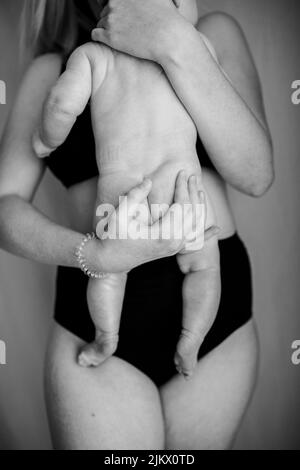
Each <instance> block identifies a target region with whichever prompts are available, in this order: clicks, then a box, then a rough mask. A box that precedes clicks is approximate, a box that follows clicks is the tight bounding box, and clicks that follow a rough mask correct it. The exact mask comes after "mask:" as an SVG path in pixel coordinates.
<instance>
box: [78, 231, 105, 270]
mask: <svg viewBox="0 0 300 470" xmlns="http://www.w3.org/2000/svg"><path fill="white" fill-rule="evenodd" d="M95 238H96V235H95V233H87V234H86V236H85V237H84V239H83V240H82V242H81V243H80V245H79V246H78V248H77V249H76V258H77V261H78V264H79V267H80V269H81V271H83V272H84V274H86V275H87V276H89V277H91V278H92V279H103V278H105V277H107V276H108V273H103V272H96V271H93V270H92V269H90V268H89V266H88V264H87V261H86V259H85V257H84V254H83V250H84V248H85V246H86V244H87V243H88V242H90V241H91V240H94V239H95Z"/></svg>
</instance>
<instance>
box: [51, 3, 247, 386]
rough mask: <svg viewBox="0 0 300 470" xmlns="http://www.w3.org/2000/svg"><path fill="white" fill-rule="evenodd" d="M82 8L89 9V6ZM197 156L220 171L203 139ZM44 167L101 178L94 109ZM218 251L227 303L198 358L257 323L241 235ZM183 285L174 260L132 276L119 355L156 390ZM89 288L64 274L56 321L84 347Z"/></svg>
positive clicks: (170, 352) (167, 372)
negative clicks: (82, 341) (253, 310)
mask: <svg viewBox="0 0 300 470" xmlns="http://www.w3.org/2000/svg"><path fill="white" fill-rule="evenodd" d="M78 5H79V6H80V7H82V6H83V5H85V3H84V2H80V4H78ZM84 13H85V14H88V13H87V12H84ZM88 40H89V35H87V34H86V33H85V32H84V31H83V30H81V29H80V30H79V40H78V45H80V44H82V43H84V42H87V41H88ZM63 68H64V66H63ZM63 68H62V70H63ZM197 153H198V156H199V159H200V163H201V166H202V167H206V168H210V169H212V170H214V171H216V169H215V168H214V166H213V164H212V162H211V160H210V159H209V157H208V155H207V153H206V151H205V149H204V146H203V145H202V142H201V140H200V138H199V136H198V140H197ZM45 160H46V162H47V165H48V167H49V169H50V170H51V171H52V173H53V174H54V175H55V176H56V177H57V178H58V179H59V180H60V181H61V182H62V183H63V185H64V186H65V187H67V188H68V187H71V186H73V185H75V184H78V183H80V182H83V181H86V180H88V179H90V178H93V177H97V176H98V169H97V164H96V157H95V142H94V135H93V131H92V125H91V115H90V109H89V106H87V107H86V109H85V111H84V112H83V114H82V115H81V116H80V117H79V118H78V119H77V121H76V123H75V125H74V127H73V129H72V131H71V133H70V135H69V137H68V138H67V140H66V142H65V143H64V144H63V145H62V146H61V147H59V148H58V149H57V150H56V151H55V152H53V153H52V154H51V156H50V157H49V158H47V159H45ZM219 248H220V259H221V281H222V293H221V302H220V306H219V310H218V314H217V318H216V320H215V322H214V325H213V326H212V328H211V330H210V331H209V333H208V335H207V337H206V339H205V341H204V343H203V345H202V346H201V349H200V351H199V355H198V357H199V359H200V358H201V357H203V356H204V355H205V354H207V353H208V352H210V351H211V350H213V349H214V348H215V347H216V346H218V345H219V344H221V343H222V342H223V341H224V340H225V339H226V338H227V337H228V336H230V335H231V334H232V333H233V332H234V331H236V330H237V329H238V328H240V327H241V326H243V325H244V324H246V323H247V322H248V321H249V320H250V318H251V317H252V280H251V266H250V262H249V257H248V254H247V250H246V248H245V246H244V244H243V242H242V241H241V239H240V238H239V236H238V235H237V234H235V235H233V236H231V237H230V238H227V239H225V240H220V241H219ZM182 282H183V274H182V273H181V271H180V270H179V268H178V265H177V261H176V257H175V256H172V257H169V258H164V259H160V260H156V261H153V262H150V263H147V264H145V265H142V266H139V267H138V268H135V269H134V270H132V271H131V272H130V273H129V276H128V282H127V286H126V291H125V299H124V304H123V311H122V317H121V327H120V340H119V345H118V349H117V351H116V353H115V355H116V356H117V357H120V358H122V359H124V360H126V361H128V362H129V363H131V364H133V365H134V366H135V367H137V368H138V369H140V370H141V371H143V372H144V373H145V374H147V375H148V376H149V377H150V378H151V379H152V380H153V381H154V383H155V384H156V385H157V386H160V385H162V384H164V383H165V382H166V381H167V380H169V379H170V378H171V377H172V376H173V375H175V374H176V369H175V366H174V362H173V357H174V354H175V349H176V344H177V341H178V339H179V335H180V332H181V324H182ZM87 283H88V278H87V277H86V276H85V275H84V274H83V273H82V272H81V271H80V269H75V268H64V267H59V268H58V274H57V286H56V302H55V320H56V322H57V323H58V324H59V325H61V326H62V327H64V328H66V329H67V330H68V331H70V332H71V333H73V334H74V335H76V336H78V337H79V338H81V339H82V340H84V341H86V342H91V341H93V340H94V337H95V329H94V326H93V323H92V321H91V319H90V315H89V310H88V305H87V300H86V290H87Z"/></svg>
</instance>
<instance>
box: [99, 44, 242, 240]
mask: <svg viewBox="0 0 300 470" xmlns="http://www.w3.org/2000/svg"><path fill="white" fill-rule="evenodd" d="M94 46H95V45H94ZM96 47H98V48H99V47H101V48H102V51H103V53H102V54H101V55H100V57H101V60H102V61H103V57H104V58H105V60H106V73H105V78H104V80H103V81H102V80H101V85H99V76H100V75H101V73H102V72H101V71H100V69H101V67H102V69H103V62H102V64H100V60H99V70H98V66H97V60H94V61H93V67H92V68H93V92H92V98H91V111H92V122H93V130H94V136H95V143H96V159H97V164H98V168H99V179H98V191H97V201H96V205H97V206H98V205H99V204H102V203H105V204H106V203H110V204H113V205H114V206H117V205H118V203H119V197H120V195H122V194H124V193H126V192H127V191H128V190H129V189H131V188H132V187H134V186H135V185H136V184H137V183H139V182H141V181H142V180H143V178H144V177H146V176H147V177H150V178H151V179H152V182H153V187H152V191H151V194H150V196H149V198H148V200H149V203H150V204H171V203H172V200H173V194H174V187H175V181H176V177H177V174H178V172H179V171H180V170H182V169H185V170H186V173H187V175H188V176H189V175H191V174H198V175H199V174H201V173H202V174H203V177H204V178H203V180H204V184H205V188H206V190H207V191H208V193H209V195H210V196H212V197H211V200H212V202H213V204H214V206H216V207H215V209H216V213H217V219H218V220H217V222H218V224H219V225H220V226H221V228H222V232H224V235H225V234H227V233H228V234H229V233H230V232H232V231H234V221H233V218H232V214H231V211H230V208H229V206H228V203H227V199H226V194H225V191H224V186H223V184H222V183H221V180H220V179H219V178H218V177H217V175H216V174H215V175H214V174H213V172H207V171H204V172H201V166H200V163H201V162H199V159H198V155H197V152H196V140H197V130H196V127H195V125H194V122H193V121H192V119H191V117H190V116H189V114H188V113H187V111H186V110H185V108H184V106H183V105H182V103H181V102H180V100H179V99H178V97H177V95H176V94H175V92H174V90H173V88H172V86H171V84H170V82H169V81H168V79H167V77H166V75H165V73H164V72H163V70H162V68H161V67H160V66H159V65H157V64H156V63H154V62H150V61H146V60H141V59H136V58H134V57H131V56H129V55H127V54H123V53H119V52H117V51H113V50H112V49H110V48H108V47H107V46H102V45H101V46H99V45H97V46H96ZM210 189H211V191H210ZM211 193H212V194H211ZM208 212H209V213H208V219H207V224H210V222H211V223H214V222H215V221H213V220H212V218H213V214H212V213H210V211H208ZM210 218H211V220H209V219H210Z"/></svg>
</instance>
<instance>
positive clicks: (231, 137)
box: [158, 23, 272, 195]
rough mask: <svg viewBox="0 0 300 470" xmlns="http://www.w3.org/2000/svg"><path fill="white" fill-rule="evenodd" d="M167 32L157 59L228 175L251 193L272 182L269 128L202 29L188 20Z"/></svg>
mask: <svg viewBox="0 0 300 470" xmlns="http://www.w3.org/2000/svg"><path fill="white" fill-rule="evenodd" d="M181 24H182V28H183V29H184V30H181V31H179V29H176V28H173V30H172V31H171V32H168V34H166V35H165V41H164V44H163V45H162V47H161V56H160V57H159V58H158V62H159V63H160V65H161V66H162V67H163V69H164V71H165V73H166V75H167V77H168V79H169V81H170V83H171V84H172V86H173V88H174V90H175V92H176V94H177V96H178V98H179V99H180V100H181V102H182V103H183V105H184V106H185V108H186V109H187V111H188V113H189V114H190V116H191V117H192V119H193V120H194V123H195V125H196V127H197V129H198V132H199V135H200V136H201V139H202V141H203V143H204V145H205V147H206V149H207V151H208V153H209V155H210V157H211V159H212V161H213V163H214V165H215V166H216V168H217V170H218V171H219V172H220V174H221V175H222V176H223V178H224V179H225V180H226V181H227V182H228V183H229V184H231V185H232V186H235V187H236V188H237V189H239V190H241V191H243V192H246V193H249V194H251V195H260V194H262V193H263V192H264V191H265V190H266V189H267V187H268V186H269V184H270V182H271V181H270V163H271V161H272V144H271V141H270V138H269V134H268V130H267V129H266V128H265V127H264V125H263V123H262V122H260V120H259V119H258V117H256V116H255V114H254V113H253V112H252V111H251V109H250V108H249V107H248V105H247V104H246V102H245V101H244V100H243V99H242V97H241V96H240V94H239V93H238V92H237V91H236V89H235V87H234V85H233V84H232V83H231V81H230V79H229V78H228V77H227V76H226V75H225V74H224V72H223V71H222V69H221V67H220V66H219V65H218V63H217V62H216V61H215V60H214V58H213V57H212V55H211V53H210V52H209V50H208V49H207V47H206V45H205V43H204V41H203V39H202V37H201V35H200V34H199V32H198V31H197V30H196V29H195V28H194V27H193V26H192V25H190V24H188V23H181Z"/></svg>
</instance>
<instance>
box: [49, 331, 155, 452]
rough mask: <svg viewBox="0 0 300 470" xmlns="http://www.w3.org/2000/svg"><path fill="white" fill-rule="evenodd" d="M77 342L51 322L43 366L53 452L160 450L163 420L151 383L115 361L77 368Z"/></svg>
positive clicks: (121, 362) (133, 370) (131, 367)
mask: <svg viewBox="0 0 300 470" xmlns="http://www.w3.org/2000/svg"><path fill="white" fill-rule="evenodd" d="M82 344H83V343H82V341H81V340H79V339H78V338H77V337H76V336H74V335H72V334H71V333H69V332H67V331H66V330H65V329H63V328H61V327H60V326H58V325H56V324H55V326H54V328H53V332H52V335H51V339H50V342H49V348H48V353H47V359H46V368H45V386H46V387H45V388H46V401H47V409H48V415H49V421H50V427H51V432H52V437H53V444H54V447H55V449H68V450H69V449H73V450H76V449H80V450H87V449H105V450H108V449H147V450H148V449H149V450H150V449H163V448H164V421H163V415H162V408H161V402H160V396H159V392H158V390H157V388H156V386H155V385H154V384H153V382H152V381H151V380H150V379H149V378H148V377H147V376H146V375H145V374H143V373H142V372H140V371H139V370H138V369H137V368H135V367H134V366H132V365H130V364H129V363H128V362H125V361H124V360H122V359H119V358H117V357H111V358H110V359H108V360H107V361H106V362H105V363H103V364H102V365H101V366H100V367H98V368H96V369H83V368H81V367H79V366H78V365H77V363H76V356H77V352H78V350H79V348H80V346H81V345H82Z"/></svg>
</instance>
